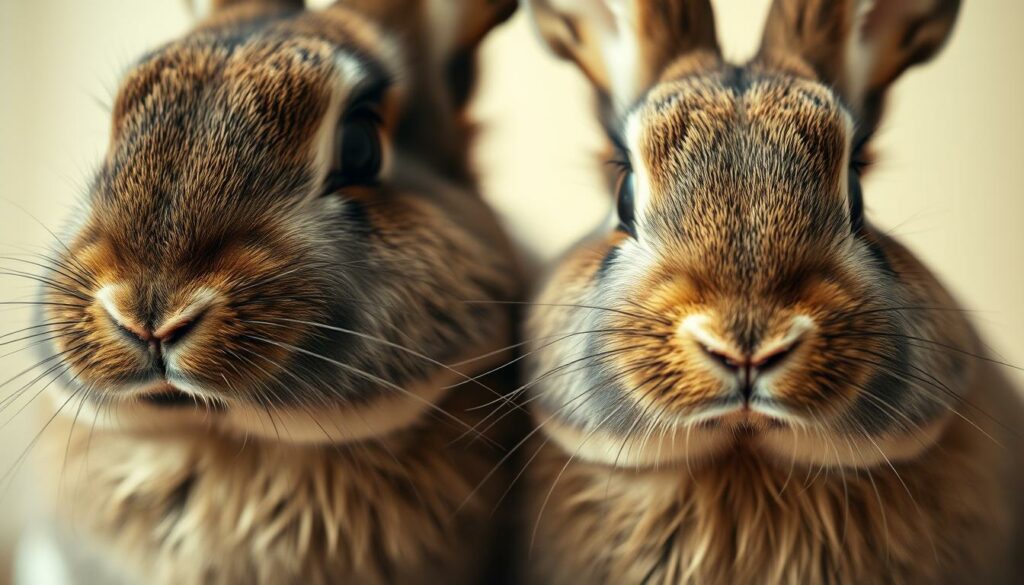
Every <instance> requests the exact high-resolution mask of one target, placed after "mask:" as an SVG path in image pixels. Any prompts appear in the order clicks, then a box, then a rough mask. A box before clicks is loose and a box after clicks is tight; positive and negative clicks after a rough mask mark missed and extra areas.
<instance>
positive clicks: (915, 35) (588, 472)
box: [524, 0, 1024, 585]
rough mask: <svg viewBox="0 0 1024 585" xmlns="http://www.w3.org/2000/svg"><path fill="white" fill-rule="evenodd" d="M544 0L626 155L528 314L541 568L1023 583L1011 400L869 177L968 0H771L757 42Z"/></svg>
mask: <svg viewBox="0 0 1024 585" xmlns="http://www.w3.org/2000/svg"><path fill="white" fill-rule="evenodd" d="M528 5H529V8H530V10H531V13H532V17H533V19H534V20H535V22H536V24H537V25H538V28H539V30H540V31H541V33H542V34H543V36H544V37H545V38H546V40H547V42H548V43H549V44H550V45H551V46H552V47H553V48H554V49H555V51H557V52H558V53H559V54H561V55H563V56H566V57H568V58H570V59H572V60H574V61H575V62H576V63H577V64H578V65H579V67H580V68H581V69H582V70H583V72H584V73H585V74H586V75H587V76H588V77H589V78H590V79H591V80H592V81H593V82H594V84H595V85H596V86H597V89H598V91H599V94H600V96H601V98H602V100H601V103H602V104H603V106H604V107H603V114H604V117H603V122H604V124H605V127H606V128H607V129H608V131H609V133H610V135H611V138H612V142H614V143H615V144H617V145H618V149H619V156H620V157H621V161H620V162H621V166H622V172H621V176H620V178H619V181H618V222H617V224H618V227H617V229H614V230H612V229H609V230H607V231H605V232H604V233H601V234H599V235H598V236H596V237H595V238H593V239H591V240H589V241H587V242H585V243H583V244H581V245H580V246H579V247H578V248H577V249H575V250H573V251H572V252H571V253H570V254H569V255H568V256H567V257H566V258H565V259H564V261H563V262H562V263H561V264H560V265H559V266H558V267H557V268H556V269H555V271H554V274H553V275H552V276H551V277H550V279H549V281H548V282H547V284H546V285H545V286H544V289H543V292H542V293H541V294H540V297H539V300H538V303H537V304H536V306H535V308H534V309H533V310H532V314H531V315H530V317H529V320H528V326H527V336H528V338H529V339H531V340H534V341H533V342H532V347H531V348H530V351H531V353H530V354H529V355H531V370H532V372H533V381H532V382H530V383H529V384H528V386H529V387H531V388H532V393H533V397H532V398H531V399H530V401H531V404H532V406H533V411H534V418H535V421H536V423H537V425H538V428H539V431H538V432H539V435H538V436H540V437H543V441H540V440H538V441H537V445H536V447H535V448H536V451H534V452H532V453H531V451H529V450H528V451H527V455H528V456H531V457H535V458H534V459H533V463H532V464H531V466H530V467H529V472H528V475H529V477H530V494H529V499H530V506H529V512H528V514H527V516H526V521H525V522H524V523H525V524H526V525H527V527H528V530H527V532H528V534H527V535H526V537H527V539H528V541H529V544H530V549H529V552H530V554H529V557H528V558H529V562H530V565H529V566H530V570H531V572H532V574H533V575H534V580H532V581H531V582H541V583H614V584H627V583H638V584H639V583H645V584H650V583H692V584H700V585H712V584H717V585H734V584H754V583H756V584H762V583H764V584H780V583H788V584H818V583H850V584H883V583H884V584H889V583H900V584H911V583H913V584H937V583H945V584H962V583H986V584H990V583H1016V582H1019V580H1020V578H1021V575H1022V574H1024V573H1022V571H1024V567H1022V566H1021V564H1022V559H1024V531H1022V526H1024V522H1022V509H1021V500H1022V498H1024V484H1022V482H1021V473H1020V471H1021V470H1020V465H1019V463H1020V452H1021V447H1022V445H1021V441H1020V432H1021V430H1022V429H1024V426H1022V409H1021V405H1020V402H1019V399H1018V397H1017V396H1016V394H1015V392H1014V390H1013V388H1011V386H1010V384H1009V383H1008V382H1007V380H1006V379H1005V378H1004V377H1003V375H1002V373H1001V372H1000V366H998V365H995V364H994V363H993V362H992V361H991V360H990V359H988V358H987V357H986V356H985V350H984V347H983V345H982V344H981V342H980V341H979V340H978V338H977V335H976V333H975V331H974V330H973V329H972V327H971V325H970V324H969V323H968V322H967V320H966V319H965V316H964V313H963V311H961V310H960V309H959V307H958V305H957V304H956V302H955V301H954V300H953V299H952V298H951V296H950V295H949V293H948V292H947V291H946V290H945V289H944V288H943V287H942V285H941V284H940V283H939V282H938V281H937V279H936V278H935V277H934V276H933V275H932V274H931V273H930V272H929V271H928V270H927V268H925V267H924V266H922V265H921V263H920V262H919V261H918V260H917V259H916V258H915V257H914V255H913V254H911V253H910V252H909V251H908V250H907V249H905V248H904V247H902V246H901V245H900V244H899V243H898V242H896V241H894V240H893V239H892V238H890V237H889V236H887V235H886V234H884V233H883V232H881V231H879V230H878V229H877V228H876V227H875V226H874V225H872V224H871V223H870V222H869V221H866V220H865V218H864V214H863V204H862V202H861V186H860V174H861V171H862V168H863V163H864V160H865V159H864V157H865V149H866V148H867V146H868V145H869V144H870V139H871V136H872V134H873V132H874V131H875V129H876V127H877V125H878V121H879V119H880V116H881V113H882V104H883V101H884V97H885V92H886V91H887V90H888V88H889V86H890V84H891V83H892V82H893V81H895V80H896V79H897V78H898V77H899V76H900V74H901V73H903V71H904V70H906V69H907V68H908V67H910V66H912V65H915V64H918V63H921V62H923V61H926V60H927V59H929V58H931V57H932V56H933V55H934V54H935V53H936V52H937V51H938V50H939V48H940V47H941V46H942V45H943V43H944V41H945V40H946V38H947V37H948V36H949V33H950V30H951V29H952V28H953V24H954V21H955V19H956V16H957V13H958V8H959V2H958V1H956V0H913V1H911V0H887V1H885V2H882V1H877V2H869V1H857V0H844V1H835V2H832V1H825V0H820V1H819V0H776V2H775V4H774V5H773V7H772V9H771V12H770V16H769V21H768V24H767V30H766V33H765V36H764V40H763V44H762V47H761V50H760V52H759V54H758V55H757V56H756V57H755V58H754V59H753V60H752V61H751V62H749V63H747V64H745V65H742V66H736V65H733V64H730V63H727V62H725V61H724V60H723V59H722V57H721V54H720V52H719V48H718V45H717V41H716V33H715V25H714V17H713V14H712V9H711V6H710V4H709V3H708V1H707V0H652V1H644V2H641V1H639V0H622V1H616V0H530V1H529V2H528Z"/></svg>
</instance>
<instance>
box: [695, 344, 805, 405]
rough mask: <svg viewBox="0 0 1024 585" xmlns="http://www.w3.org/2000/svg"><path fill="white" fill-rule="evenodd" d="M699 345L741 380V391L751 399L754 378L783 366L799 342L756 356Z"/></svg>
mask: <svg viewBox="0 0 1024 585" xmlns="http://www.w3.org/2000/svg"><path fill="white" fill-rule="evenodd" d="M698 343H699V344H700V346H701V349H703V350H704V353H706V354H707V355H708V356H710V357H711V358H712V359H714V360H715V361H716V362H718V363H719V364H720V365H721V366H722V367H724V368H726V369H728V370H730V371H731V372H732V373H733V374H734V375H736V376H738V377H739V378H740V382H741V390H742V392H743V397H744V398H750V395H751V393H752V391H753V386H754V378H755V377H756V375H757V374H759V373H762V372H766V371H768V370H771V369H772V368H774V367H776V366H778V365H780V364H782V363H783V362H784V361H786V358H788V357H789V356H791V355H792V354H793V350H794V349H796V346H797V342H795V341H794V342H789V343H787V344H785V345H778V346H774V347H769V348H767V349H762V350H761V351H759V352H758V353H756V354H750V353H740V354H736V353H732V352H723V351H721V350H720V349H717V348H713V347H708V346H707V345H705V344H703V343H700V341H698Z"/></svg>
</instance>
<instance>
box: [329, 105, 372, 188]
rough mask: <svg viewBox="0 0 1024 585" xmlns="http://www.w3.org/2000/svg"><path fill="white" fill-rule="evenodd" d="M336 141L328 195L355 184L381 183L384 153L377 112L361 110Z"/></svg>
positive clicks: (347, 122) (354, 114) (348, 119)
mask: <svg viewBox="0 0 1024 585" xmlns="http://www.w3.org/2000/svg"><path fill="white" fill-rule="evenodd" d="M335 141H336V142H335V145H334V161H333V164H332V165H331V171H330V173H329V174H328V176H327V186H326V189H325V192H326V193H334V192H335V191H337V190H338V189H341V188H343V187H351V186H353V185H368V184H372V183H373V182H374V181H376V180H377V175H378V174H380V169H381V165H382V164H383V161H384V152H383V147H382V145H381V137H380V130H379V127H378V119H377V116H376V115H375V114H374V113H373V112H371V111H357V112H354V113H353V114H350V115H349V116H347V117H346V119H345V121H344V122H342V124H341V127H340V128H339V129H338V132H337V133H336V137H335Z"/></svg>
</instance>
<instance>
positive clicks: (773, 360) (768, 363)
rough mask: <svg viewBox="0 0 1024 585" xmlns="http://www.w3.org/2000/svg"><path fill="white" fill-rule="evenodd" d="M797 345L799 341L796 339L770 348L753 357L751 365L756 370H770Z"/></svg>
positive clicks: (783, 359) (784, 358)
mask: <svg viewBox="0 0 1024 585" xmlns="http://www.w3.org/2000/svg"><path fill="white" fill-rule="evenodd" d="M799 345H800V342H799V341H796V342H794V343H790V344H789V345H786V346H783V347H778V348H775V349H772V350H771V351H769V352H768V353H766V354H764V355H762V356H758V357H757V358H755V359H754V360H753V361H752V362H751V365H752V366H753V367H755V368H757V369H758V370H762V371H764V370H770V369H772V368H774V367H775V366H777V365H779V364H781V363H782V362H784V361H786V358H788V357H789V356H790V355H792V354H793V352H794V351H795V350H796V348H797V347H798V346H799Z"/></svg>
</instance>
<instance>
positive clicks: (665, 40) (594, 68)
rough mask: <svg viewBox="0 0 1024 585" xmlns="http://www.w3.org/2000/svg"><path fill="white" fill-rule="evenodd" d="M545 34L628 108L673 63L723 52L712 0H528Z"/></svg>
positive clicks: (603, 91) (591, 77) (540, 29)
mask: <svg viewBox="0 0 1024 585" xmlns="http://www.w3.org/2000/svg"><path fill="white" fill-rule="evenodd" d="M524 1H525V3H526V5H527V6H528V9H529V11H530V14H531V16H532V19H533V21H534V23H535V24H536V27H537V29H538V31H539V32H540V34H541V36H543V37H544V39H545V40H546V41H547V43H548V45H550V46H551V48H552V50H554V51H555V52H556V53H557V54H559V55H561V56H562V57H565V58H567V59H571V60H573V61H575V62H576V63H577V65H579V67H580V68H581V69H582V70H583V72H584V73H585V74H586V75H587V77H589V78H590V79H591V81H593V83H594V84H595V85H596V86H597V88H598V90H599V91H601V92H602V93H603V94H604V96H605V97H607V98H610V99H612V100H613V101H614V102H615V104H617V105H618V106H619V107H626V106H628V105H629V104H631V103H632V102H633V101H634V100H636V99H637V98H638V97H639V96H640V95H641V94H643V92H644V91H646V90H647V89H649V88H650V87H651V85H653V84H654V83H655V81H656V80H657V78H658V76H659V75H660V73H661V72H662V70H663V69H664V68H665V66H666V65H668V63H669V62H670V61H671V60H672V59H674V58H676V57H679V56H681V55H683V54H686V53H689V52H691V51H695V50H698V49H706V50H710V51H713V52H714V53H716V54H717V53H718V39H717V37H716V35H715V17H714V11H713V10H712V8H711V3H710V1H709V0H524Z"/></svg>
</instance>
